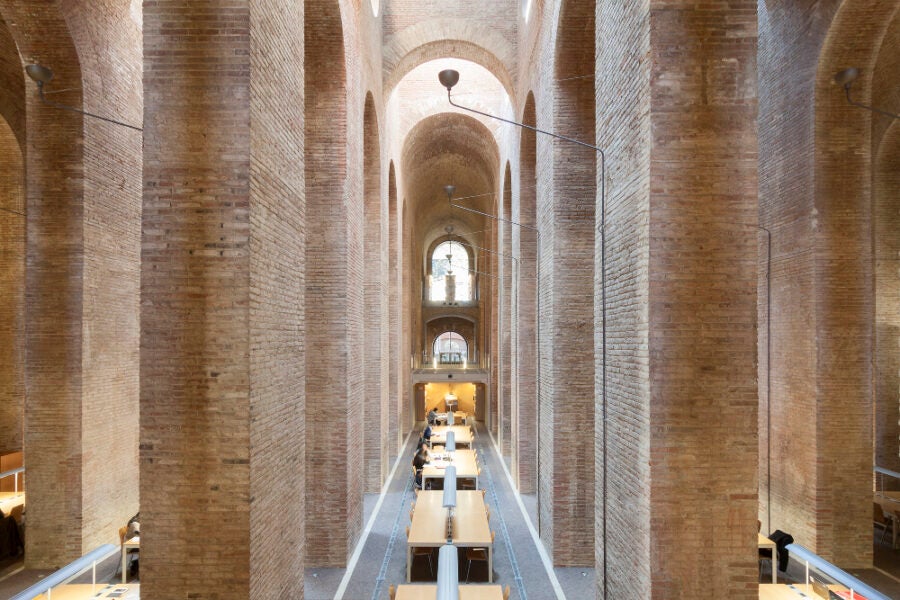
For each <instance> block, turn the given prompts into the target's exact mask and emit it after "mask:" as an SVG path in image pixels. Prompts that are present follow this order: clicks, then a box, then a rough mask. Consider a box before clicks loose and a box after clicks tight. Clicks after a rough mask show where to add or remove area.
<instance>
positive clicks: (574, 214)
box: [538, 1, 597, 565]
mask: <svg viewBox="0 0 900 600" xmlns="http://www.w3.org/2000/svg"><path fill="white" fill-rule="evenodd" d="M594 47H595V41H594V2H593V1H586V2H574V1H566V2H563V5H562V8H561V13H560V21H559V26H558V30H557V34H556V56H555V71H554V75H555V78H556V82H557V83H556V87H555V98H554V111H553V112H554V117H555V120H554V122H553V129H554V130H555V131H557V132H559V133H561V134H564V135H567V136H571V137H573V138H575V139H580V140H588V141H591V140H594V139H595V135H596V133H595V129H594V122H595V114H594V82H593V79H592V78H586V77H582V75H584V74H585V73H593V71H594V68H595V65H594ZM552 144H553V146H552V169H553V171H552V172H553V193H552V196H551V197H550V198H547V199H543V198H542V199H541V202H540V204H539V207H538V221H539V225H538V226H539V227H540V230H541V256H540V261H541V265H540V273H541V280H540V282H539V285H540V294H541V297H540V306H541V313H542V314H541V319H540V328H541V331H540V340H541V348H540V364H539V380H538V385H539V386H540V391H539V402H540V408H539V421H540V423H539V432H540V441H539V447H540V449H541V455H540V458H539V460H540V468H539V472H540V473H541V477H542V481H540V482H539V494H538V503H539V523H540V534H541V539H542V540H543V541H544V544H545V545H547V547H548V548H549V549H551V551H552V554H553V561H554V564H557V565H592V564H594V492H595V490H594V452H583V451H581V448H580V446H581V442H580V439H591V440H592V439H594V352H593V346H591V347H589V348H585V346H584V344H583V341H584V332H586V331H594V279H593V274H594V232H595V222H594V214H595V204H596V181H597V179H596V163H597V159H596V156H595V154H594V153H593V152H589V151H586V150H585V149H584V148H582V147H580V146H576V145H574V144H567V143H561V142H558V141H555V142H552ZM576 349H577V351H576ZM569 428H572V429H573V430H575V429H577V430H578V431H579V436H578V437H577V438H574V437H572V436H563V435H561V434H560V433H559V432H562V431H566V430H568V429H569ZM583 436H584V437H583ZM561 489H562V490H566V494H564V495H562V496H561V495H560V494H558V493H556V492H555V491H556V490H561Z"/></svg>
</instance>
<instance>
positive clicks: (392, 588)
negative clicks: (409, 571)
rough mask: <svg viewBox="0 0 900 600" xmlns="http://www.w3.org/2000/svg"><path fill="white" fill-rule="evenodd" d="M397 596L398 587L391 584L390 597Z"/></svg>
mask: <svg viewBox="0 0 900 600" xmlns="http://www.w3.org/2000/svg"><path fill="white" fill-rule="evenodd" d="M507 587H508V586H507ZM396 597H397V588H395V587H394V586H390V587H389V588H388V598H389V599H390V600H394V598H396Z"/></svg>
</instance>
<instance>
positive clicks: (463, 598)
mask: <svg viewBox="0 0 900 600" xmlns="http://www.w3.org/2000/svg"><path fill="white" fill-rule="evenodd" d="M436 598H437V586H436V585H434V584H428V583H426V584H418V583H414V584H410V583H407V584H404V585H398V586H397V595H396V596H395V599H396V600H435V599H436ZM459 600H503V589H502V588H501V586H499V585H460V586H459Z"/></svg>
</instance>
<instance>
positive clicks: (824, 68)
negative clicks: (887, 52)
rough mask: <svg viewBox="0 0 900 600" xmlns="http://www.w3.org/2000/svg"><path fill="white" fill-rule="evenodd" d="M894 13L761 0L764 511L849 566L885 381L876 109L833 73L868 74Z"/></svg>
mask: <svg viewBox="0 0 900 600" xmlns="http://www.w3.org/2000/svg"><path fill="white" fill-rule="evenodd" d="M895 12H896V6H895V5H894V4H893V3H875V4H872V3H865V2H844V3H839V2H828V3H805V4H802V5H801V6H797V5H795V4H791V5H790V6H788V5H784V4H780V3H775V4H772V3H767V4H766V5H765V6H763V5H762V4H761V5H760V10H759V31H760V43H759V73H760V76H759V81H760V83H759V85H760V90H759V94H760V115H759V136H760V137H759V139H760V148H761V149H763V148H764V149H765V151H764V152H761V153H760V163H759V174H760V175H759V176H760V193H759V215H760V217H759V218H760V225H762V226H764V227H766V228H767V229H769V230H770V231H771V232H772V272H771V288H772V292H771V293H772V299H771V306H770V307H769V309H768V314H769V318H770V319H771V322H770V323H769V329H770V330H771V332H772V334H771V339H770V340H769V343H770V344H771V348H772V350H771V352H772V356H771V369H770V372H769V373H768V374H767V376H768V377H770V378H771V393H770V395H769V397H768V398H764V399H763V403H764V404H763V406H765V408H766V413H767V417H768V416H769V415H770V419H769V418H766V419H763V413H762V411H761V413H760V418H761V422H760V432H761V435H766V436H769V437H767V438H766V439H764V440H761V451H762V452H766V451H770V452H771V455H770V456H769V457H768V460H764V459H765V457H764V456H763V455H761V461H760V468H761V473H760V479H761V486H760V494H761V500H763V502H761V505H760V514H761V517H762V518H763V520H764V522H765V521H769V520H771V525H770V528H771V529H775V528H781V529H785V530H787V528H790V529H791V533H792V534H793V535H794V537H795V538H796V539H797V540H798V542H800V543H802V544H804V545H806V546H808V547H810V548H812V549H814V550H815V551H816V552H818V553H819V554H821V555H823V556H825V557H827V558H829V559H830V560H833V561H835V562H837V563H838V564H840V565H843V566H846V567H862V566H866V565H869V564H871V562H870V561H871V557H872V554H871V553H872V544H871V531H870V529H871V524H870V523H868V522H867V519H868V511H869V499H868V490H869V488H870V487H871V483H870V482H871V467H872V454H873V452H872V450H873V442H872V415H873V412H872V410H873V396H874V394H875V393H876V390H877V389H879V387H882V385H883V384H880V383H877V382H876V383H875V385H874V387H873V385H872V381H873V369H874V370H875V371H874V374H877V373H878V366H877V365H873V362H874V359H873V355H872V352H873V349H874V343H875V342H873V336H872V334H873V332H877V331H878V329H879V326H878V325H877V324H876V323H875V322H873V320H875V313H876V310H877V309H876V308H875V305H876V304H877V302H876V301H875V296H876V295H875V294H874V287H873V286H875V285H876V280H877V267H876V266H875V265H874V264H873V259H872V247H873V240H872V237H871V236H872V231H873V229H872V228H873V223H872V209H871V206H872V199H871V193H872V168H871V150H870V149H871V144H872V132H873V131H875V130H876V127H875V126H877V122H872V120H871V114H870V113H869V112H868V111H862V110H859V109H856V110H853V109H852V108H853V107H850V106H848V105H847V103H846V100H845V98H844V97H843V94H842V93H841V90H840V89H839V88H837V86H835V85H833V84H832V83H831V78H832V76H833V74H834V73H835V72H836V71H838V70H840V69H842V68H845V67H846V66H847V65H850V64H854V65H858V66H859V67H860V68H861V69H862V72H863V73H871V70H872V67H873V66H874V65H876V64H877V56H878V54H879V49H880V48H882V47H885V46H884V43H885V41H887V40H886V39H885V33H886V30H887V28H888V24H889V23H890V22H891V20H892V17H893V15H894V14H895ZM882 53H883V51H882ZM788 65H790V69H788V68H786V67H787V66H788ZM869 79H870V78H869V75H864V76H863V78H862V79H861V81H860V82H858V83H857V84H856V86H855V93H856V94H857V97H856V100H857V101H865V100H866V98H867V97H871V96H870V95H871V93H872V88H871V83H870V81H869ZM875 231H876V235H877V231H878V229H877V226H876V228H875ZM879 244H880V242H877V241H876V242H875V247H876V248H879V247H881V246H880V245H879ZM876 252H877V250H876ZM877 285H879V286H880V283H878V284H877ZM761 329H762V328H761ZM881 332H882V333H884V329H883V328H881ZM876 335H877V334H876ZM760 347H761V348H763V345H762V342H761V344H760ZM878 377H880V376H878ZM876 381H877V380H876ZM766 403H767V404H766ZM769 420H770V422H766V421H769ZM876 427H880V426H878V425H876ZM800 428H805V429H807V430H810V433H809V434H808V436H807V437H806V438H803V439H801V438H799V437H797V436H796V435H795V433H796V431H798V429H800ZM813 430H814V431H813ZM879 453H880V451H879V450H877V445H876V454H879ZM769 465H771V467H769ZM769 468H771V474H769V473H768V472H767V471H768V469H769ZM867 481H868V482H869V483H867ZM769 515H771V519H769ZM839 540H840V541H839Z"/></svg>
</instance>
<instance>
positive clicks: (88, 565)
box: [10, 544, 140, 600]
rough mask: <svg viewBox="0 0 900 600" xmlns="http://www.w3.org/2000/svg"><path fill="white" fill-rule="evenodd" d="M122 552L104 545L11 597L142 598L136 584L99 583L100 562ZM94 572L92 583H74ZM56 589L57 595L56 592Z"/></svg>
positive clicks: (14, 599) (32, 599) (18, 599)
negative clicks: (98, 565) (98, 566)
mask: <svg viewBox="0 0 900 600" xmlns="http://www.w3.org/2000/svg"><path fill="white" fill-rule="evenodd" d="M118 552H119V548H117V547H116V546H113V545H112V544H104V545H102V546H100V547H99V548H97V549H95V550H92V551H91V552H89V553H87V554H85V555H84V556H82V557H81V558H79V559H77V560H74V561H72V562H71V563H69V564H68V565H66V566H65V567H63V568H62V569H60V570H58V571H56V572H54V573H51V574H50V575H48V576H47V577H44V578H43V579H42V580H40V581H39V582H37V583H35V584H34V585H32V586H31V587H29V588H28V589H26V590H24V591H22V592H19V593H18V594H16V595H15V596H13V597H12V598H11V599H10V600H53V598H54V597H56V596H58V597H59V598H66V599H74V598H78V599H81V598H84V599H85V600H87V599H89V598H90V599H96V598H118V599H119V600H133V599H136V598H138V597H139V593H140V592H139V586H138V585H136V584H128V585H125V584H114V583H113V584H107V583H97V563H98V562H102V561H103V560H106V559H107V558H109V557H110V556H112V555H114V554H116V553H118ZM88 570H90V571H91V582H90V583H74V584H73V583H71V582H72V580H74V579H75V578H77V577H81V576H82V575H84V574H85V573H87V572H88ZM54 592H56V594H54Z"/></svg>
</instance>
